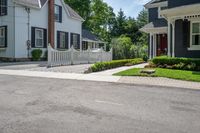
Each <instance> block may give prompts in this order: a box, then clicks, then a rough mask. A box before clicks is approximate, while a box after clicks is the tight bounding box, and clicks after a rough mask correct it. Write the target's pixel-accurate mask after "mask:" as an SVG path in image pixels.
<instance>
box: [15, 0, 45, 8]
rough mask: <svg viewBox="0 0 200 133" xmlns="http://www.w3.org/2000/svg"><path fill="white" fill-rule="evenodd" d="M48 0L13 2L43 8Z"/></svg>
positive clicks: (20, 0) (16, 0)
mask: <svg viewBox="0 0 200 133" xmlns="http://www.w3.org/2000/svg"><path fill="white" fill-rule="evenodd" d="M47 1H48V0H13V2H15V3H17V4H20V5H24V6H28V7H32V8H42V7H43V6H44V5H45V4H46V2H47Z"/></svg>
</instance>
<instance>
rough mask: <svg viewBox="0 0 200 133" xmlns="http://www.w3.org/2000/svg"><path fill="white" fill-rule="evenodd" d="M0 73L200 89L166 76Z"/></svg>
mask: <svg viewBox="0 0 200 133" xmlns="http://www.w3.org/2000/svg"><path fill="white" fill-rule="evenodd" d="M0 74H2V75H15V76H27V77H41V78H56V79H72V80H86V81H97V82H113V83H125V84H135V85H147V86H164V87H178V88H186V89H198V90H200V83H198V82H189V81H181V80H174V79H168V78H153V77H121V76H110V75H107V76H105V75H94V74H76V73H59V72H39V71H27V70H3V69H0Z"/></svg>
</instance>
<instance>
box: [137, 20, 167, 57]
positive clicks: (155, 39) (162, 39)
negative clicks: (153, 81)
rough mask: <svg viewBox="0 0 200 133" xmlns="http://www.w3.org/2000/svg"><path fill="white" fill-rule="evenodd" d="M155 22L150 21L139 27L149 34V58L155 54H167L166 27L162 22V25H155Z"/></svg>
mask: <svg viewBox="0 0 200 133" xmlns="http://www.w3.org/2000/svg"><path fill="white" fill-rule="evenodd" d="M155 23H156V22H151V23H149V24H147V25H146V26H144V27H143V28H142V29H140V30H141V31H143V32H146V33H148V34H149V58H150V59H152V58H154V57H156V56H161V55H167V51H168V45H167V44H168V43H167V42H168V35H167V27H166V26H164V25H165V24H163V26H162V27H156V24H155Z"/></svg>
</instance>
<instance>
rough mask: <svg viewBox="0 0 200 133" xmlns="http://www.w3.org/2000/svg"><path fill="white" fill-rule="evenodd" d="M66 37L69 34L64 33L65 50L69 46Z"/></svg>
mask: <svg viewBox="0 0 200 133" xmlns="http://www.w3.org/2000/svg"><path fill="white" fill-rule="evenodd" d="M68 36H69V34H68V32H66V33H65V48H66V49H68V48H69V47H68V46H69V45H68V40H69V39H68V38H69V37H68Z"/></svg>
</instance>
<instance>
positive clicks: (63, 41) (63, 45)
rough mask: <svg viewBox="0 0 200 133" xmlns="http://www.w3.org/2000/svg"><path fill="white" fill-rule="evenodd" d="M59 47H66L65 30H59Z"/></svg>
mask: <svg viewBox="0 0 200 133" xmlns="http://www.w3.org/2000/svg"><path fill="white" fill-rule="evenodd" d="M59 36H60V42H59V43H60V48H61V49H65V48H66V47H65V46H66V43H67V42H66V33H65V32H60V35H59Z"/></svg>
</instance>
